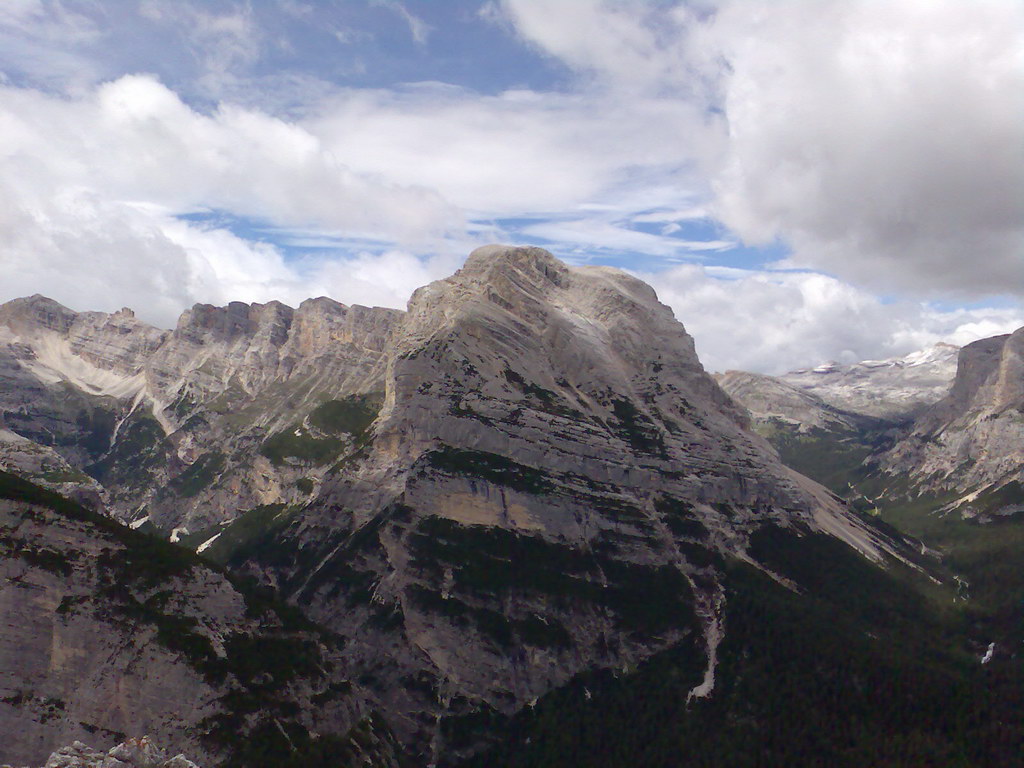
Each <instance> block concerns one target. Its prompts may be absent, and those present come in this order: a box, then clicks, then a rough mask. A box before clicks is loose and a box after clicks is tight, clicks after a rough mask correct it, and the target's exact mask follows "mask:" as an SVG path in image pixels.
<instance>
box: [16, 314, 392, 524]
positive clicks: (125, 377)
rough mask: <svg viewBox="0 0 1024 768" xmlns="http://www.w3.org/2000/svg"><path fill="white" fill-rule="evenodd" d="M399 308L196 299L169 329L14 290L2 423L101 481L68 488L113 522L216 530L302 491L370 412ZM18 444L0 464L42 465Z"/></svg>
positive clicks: (293, 499) (294, 499) (43, 475)
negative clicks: (18, 295)
mask: <svg viewBox="0 0 1024 768" xmlns="http://www.w3.org/2000/svg"><path fill="white" fill-rule="evenodd" d="M400 316H401V313H400V312H396V311H394V310H386V309H368V308H365V307H346V306H344V305H342V304H338V303H337V302H334V301H331V300H330V299H326V298H320V299H311V300H309V301H305V302H303V303H302V305H301V306H300V307H299V308H298V309H292V308H290V307H287V306H285V305H283V304H280V303H277V302H271V303H269V304H266V305H261V304H253V305H247V304H242V303H239V302H234V303H232V304H230V305H229V306H228V307H225V308H218V307H212V306H208V305H197V306H195V307H193V308H192V309H191V310H189V311H187V312H185V313H184V314H183V315H182V317H181V320H180V321H179V323H178V327H177V328H176V329H175V330H174V331H171V332H167V331H160V330H157V329H155V328H151V327H149V326H147V325H145V324H144V323H141V322H140V321H138V320H137V319H135V317H134V315H133V314H132V312H131V311H130V310H127V309H125V310H121V311H120V312H117V313H115V314H113V315H105V314H103V313H96V312H84V313H75V312H72V311H71V310H69V309H67V308H66V307H63V306H61V305H59V304H57V303H56V302H54V301H52V300H50V299H46V298H44V297H41V296H33V297H31V298H28V299H18V300H15V301H12V302H8V303H7V304H5V305H3V306H2V307H0V420H2V422H3V423H5V424H6V427H7V429H8V430H9V431H11V432H14V433H15V434H17V435H19V436H21V437H23V438H26V439H27V440H29V441H31V442H32V443H35V444H36V445H37V446H42V447H44V448H49V449H52V450H53V451H56V452H57V453H58V454H60V455H61V456H62V457H63V458H64V459H65V460H66V461H67V462H68V464H69V465H70V466H71V467H72V468H73V470H76V471H79V475H81V471H82V470H84V471H85V472H86V473H87V474H89V475H91V476H92V478H93V479H94V480H95V481H98V482H99V483H101V484H102V488H99V487H97V486H96V484H95V482H92V481H89V480H88V479H82V483H81V484H82V488H81V493H79V494H78V495H79V496H81V497H83V498H84V497H85V496H87V495H89V494H91V495H92V496H94V497H96V498H97V499H98V498H99V497H102V500H103V502H104V503H105V504H106V505H107V506H108V507H109V509H110V510H111V511H112V512H113V513H114V514H115V515H117V516H118V517H119V518H121V519H123V520H126V521H136V522H138V523H141V522H143V521H147V520H148V522H149V523H150V524H151V525H152V526H155V527H156V528H157V529H158V530H162V531H164V532H165V534H169V533H170V532H171V531H172V530H175V529H177V530H179V535H180V534H182V533H187V532H188V531H192V532H193V533H196V532H199V531H202V530H204V529H210V534H209V535H210V536H212V535H213V534H215V533H216V528H215V527H214V526H216V524H218V523H221V522H223V521H224V520H225V519H230V518H231V517H234V516H235V515H236V514H237V513H238V512H239V511H240V510H246V509H250V508H253V507H256V506H259V505H263V504H271V503H286V504H287V503H299V502H302V501H304V500H306V499H307V498H309V496H310V494H311V493H312V491H313V489H314V488H315V487H316V486H317V484H318V483H319V481H320V479H321V478H322V476H323V474H324V472H325V471H326V470H327V469H328V467H329V466H330V465H331V464H332V463H333V461H334V459H335V458H336V456H337V455H338V454H339V453H340V452H341V451H342V449H343V448H344V447H345V446H346V445H347V444H349V443H350V442H351V441H352V431H353V430H356V429H358V427H359V425H360V424H362V423H363V422H365V421H366V420H367V419H368V418H369V419H372V416H373V413H374V409H375V408H376V407H377V404H378V400H379V398H378V396H377V394H376V393H377V392H379V391H380V390H382V389H383V385H382V376H383V365H382V359H383V351H384V348H385V345H386V341H387V338H388V337H389V335H390V331H391V328H392V327H393V326H394V324H395V323H396V321H397V320H398V318H399V317H400ZM318 408H319V410H318ZM268 436H269V440H268ZM13 442H16V441H13V440H5V443H6V444H7V445H8V446H10V445H11V444H12V443H13ZM26 451H27V452H28V453H29V454H39V451H38V450H36V449H35V448H34V447H32V446H31V445H30V444H29V443H19V444H18V445H14V446H13V447H9V448H8V449H6V450H5V452H4V455H3V458H0V461H3V462H4V463H3V465H2V466H6V467H8V468H11V469H15V468H24V467H25V466H26V465H28V464H31V463H32V461H36V463H37V464H38V463H39V460H38V458H37V459H36V460H33V459H30V458H28V457H26V456H25V455H21V456H20V457H16V456H15V454H19V453H20V454H24V453H25V452H26ZM47 462H48V464H50V465H53V464H55V462H54V461H53V457H52V456H50V457H48V458H47ZM58 463H59V462H58ZM63 470H64V468H63V467H56V468H49V467H44V468H41V469H40V471H39V472H37V473H36V479H37V480H40V481H42V482H44V483H45V482H48V478H47V474H48V473H50V474H53V473H54V472H56V473H57V474H60V473H61V472H63ZM64 474H65V475H68V474H71V473H67V472H64ZM65 479H66V478H65ZM79 479H81V478H79ZM64 490H67V489H64Z"/></svg>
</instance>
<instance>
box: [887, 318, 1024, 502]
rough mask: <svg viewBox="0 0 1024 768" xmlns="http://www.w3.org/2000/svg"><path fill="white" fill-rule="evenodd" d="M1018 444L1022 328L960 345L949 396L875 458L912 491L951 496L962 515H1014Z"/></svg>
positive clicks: (1020, 461)
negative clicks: (904, 479) (962, 508)
mask: <svg viewBox="0 0 1024 768" xmlns="http://www.w3.org/2000/svg"><path fill="white" fill-rule="evenodd" d="M1022 445H1024V328H1021V329H1019V330H1017V331H1015V332H1014V333H1012V334H1008V335H1004V336H995V337H993V338H989V339H982V340H981V341H976V342H974V343H973V344H968V345H967V346H965V347H964V348H963V349H962V350H961V351H960V358H959V363H958V367H957V374H956V380H955V381H954V383H953V387H952V389H951V390H950V392H949V394H948V395H947V396H946V397H945V398H943V399H942V400H941V401H939V402H938V403H936V404H935V405H933V406H932V407H931V408H929V409H928V410H927V411H925V412H924V413H923V414H921V415H920V416H919V417H918V418H917V420H916V421H915V422H914V424H913V427H912V428H911V430H910V431H909V434H908V435H907V436H906V437H904V438H903V439H902V440H900V441H899V442H898V443H897V444H896V445H895V446H894V447H893V448H892V449H891V450H890V451H888V452H887V453H886V454H885V455H884V456H882V457H881V459H880V460H879V462H878V463H879V466H880V467H881V468H882V470H883V471H884V472H886V473H888V474H901V475H906V476H908V477H909V478H910V480H911V485H912V486H913V487H915V488H916V489H917V490H918V491H927V492H931V493H953V494H955V495H956V500H955V501H954V502H953V504H954V505H955V506H963V505H966V509H965V511H966V512H967V513H968V514H971V513H972V512H981V513H990V512H1016V511H1020V510H1022V509H1024V493H1022V492H1021V481H1022V480H1024V450H1022ZM1000 489H1003V491H1002V492H1000Z"/></svg>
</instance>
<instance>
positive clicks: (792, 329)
mask: <svg viewBox="0 0 1024 768" xmlns="http://www.w3.org/2000/svg"><path fill="white" fill-rule="evenodd" d="M640 277H642V278H643V279H645V280H647V281H648V282H649V283H651V285H653V286H654V287H655V288H656V290H657V291H658V295H659V297H660V298H661V300H662V301H663V302H664V303H666V304H668V305H669V306H670V307H672V309H673V311H674V312H675V314H676V317H677V318H678V319H679V320H680V322H682V323H683V325H685V326H686V329H687V331H689V332H690V334H691V335H692V336H693V337H694V340H695V342H696V345H697V353H698V354H699V356H700V359H701V362H703V363H704V366H705V368H707V369H708V370H710V371H725V370H729V369H738V370H748V371H758V372H762V373H772V374H779V373H784V372H786V371H789V370H793V369H795V368H799V367H802V366H806V365H813V364H817V363H821V362H825V361H827V360H837V361H839V362H844V363H852V362H857V361H859V360H870V359H880V358H886V357H893V356H897V355H904V354H907V353H908V352H912V351H914V350H918V349H923V348H925V347H927V346H930V345H932V344H935V343H936V342H939V341H944V342H947V343H952V344H958V345H963V344H967V343H969V342H971V341H975V340H977V339H979V338H984V337H986V336H993V335H996V334H999V333H1008V332H1010V331H1013V330H1015V329H1017V328H1019V327H1021V326H1024V310H1021V309H1020V308H975V309H946V310H944V309H940V308H938V307H935V306H933V305H930V304H928V303H922V302H916V301H909V300H904V301H890V302H884V301H882V300H880V299H879V298H878V297H877V296H875V295H873V294H871V293H868V292H866V291H864V290H862V289H859V288H856V287H855V286H853V285H850V284H849V283H846V282H843V281H841V280H838V279H836V278H834V277H829V276H827V275H822V274H817V273H812V272H768V271H759V270H740V269H727V270H718V269H715V268H705V267H703V266H698V265H681V266H678V267H674V268H671V269H668V270H664V271H662V272H657V273H647V274H640Z"/></svg>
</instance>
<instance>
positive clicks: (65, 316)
mask: <svg viewBox="0 0 1024 768" xmlns="http://www.w3.org/2000/svg"><path fill="white" fill-rule="evenodd" d="M77 316H78V313H77V312H74V311H73V310H70V309H68V308H67V307H65V306H64V305H63V304H61V303H60V302H57V301H54V300H53V299H50V298H47V297H46V296H42V295H40V294H38V293H37V294H34V295H33V296H28V297H26V298H21V299H13V300H11V301H8V302H7V303H5V304H3V305H0V325H4V326H7V327H8V328H9V329H10V330H12V331H14V332H15V333H28V334H31V333H36V332H38V331H40V330H45V331H53V332H54V333H58V334H61V335H63V334H66V333H67V331H68V329H69V328H70V327H71V325H72V323H74V322H75V318H76V317H77Z"/></svg>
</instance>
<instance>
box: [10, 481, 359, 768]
mask: <svg viewBox="0 0 1024 768" xmlns="http://www.w3.org/2000/svg"><path fill="white" fill-rule="evenodd" d="M0 491H2V494H0V495H2V497H3V498H2V499H0V733H3V734H4V737H3V739H2V744H0V749H2V752H0V759H2V760H5V761H8V762H11V763H13V764H18V765H23V764H34V765H38V764H40V763H42V762H43V761H44V760H45V759H46V756H47V755H49V754H50V753H51V751H52V750H53V748H54V746H55V745H59V744H67V743H69V742H72V741H74V740H82V741H88V742H89V743H90V744H92V745H94V746H96V747H98V748H100V749H102V750H107V749H109V748H110V747H111V746H113V745H115V744H117V743H118V742H120V741H123V740H124V735H125V734H126V733H139V732H148V733H151V734H153V736H154V737H155V738H156V739H157V740H158V742H159V743H160V744H163V745H168V746H171V745H173V748H174V750H182V751H183V752H186V753H187V754H189V755H191V756H192V757H195V758H196V759H197V760H200V761H202V762H204V763H207V764H210V765H213V764H219V763H220V762H222V761H223V760H224V759H225V758H226V757H228V756H229V755H231V754H233V753H235V754H237V753H238V752H239V751H240V750H241V749H242V748H244V746H245V745H246V744H247V739H248V735H250V734H254V733H258V732H260V731H261V729H262V730H263V731H264V732H266V731H268V729H269V735H270V736H274V733H275V731H276V730H277V729H285V731H283V732H286V733H288V734H289V735H288V736H285V738H290V739H292V740H293V741H294V742H295V743H296V744H301V743H302V739H303V738H305V739H306V741H307V742H308V741H309V740H310V736H309V734H310V733H311V732H313V731H320V732H327V733H336V734H344V733H345V732H346V731H347V730H348V728H350V727H351V726H352V725H354V724H355V723H356V722H358V721H359V719H360V718H362V717H363V716H364V715H365V714H366V712H365V710H364V709H363V708H362V704H361V701H362V700H361V699H360V698H359V695H358V693H355V692H353V693H347V694H346V693H343V688H345V687H347V684H346V686H342V687H338V686H339V685H340V684H341V681H342V678H340V677H338V676H337V675H335V674H334V673H332V672H331V671H330V670H331V669H332V662H331V655H332V654H333V653H335V650H334V649H333V648H332V643H333V640H331V639H330V637H329V636H326V635H321V634H318V633H317V632H316V631H313V630H312V629H310V628H307V627H306V626H304V625H302V626H296V625H293V624H289V622H290V621H291V620H290V619H289V618H288V616H289V614H288V613H286V612H285V613H281V612H279V611H278V610H277V609H275V608H273V607H272V606H271V605H268V604H267V603H266V602H265V601H261V600H259V599H256V598H254V597H253V596H251V595H248V594H245V593H243V592H240V591H239V590H238V588H236V587H235V585H234V584H233V583H232V582H231V581H229V580H228V579H227V578H226V577H225V575H224V574H222V573H219V572H217V571H214V570H212V569H210V568H209V567H207V566H206V565H204V564H202V563H201V562H200V561H199V560H198V559H197V558H195V557H194V556H192V555H190V554H189V553H187V552H184V551H182V550H178V549H176V548H174V547H172V546H170V545H168V544H166V543H164V542H160V541H154V540H152V539H150V538H149V537H146V536H143V535H141V534H136V533H134V532H133V531H131V530H129V529H126V528H123V527H122V526H120V525H119V524H117V523H114V522H113V521H111V520H109V519H105V518H102V517H100V516H97V515H94V514H92V513H89V512H88V511H87V510H85V509H83V508H81V507H79V506H77V505H74V504H72V503H70V502H67V501H64V500H61V499H60V498H59V497H57V496H54V495H48V494H46V493H45V492H43V491H41V490H39V489H38V488H34V487H33V486H30V485H29V484H27V483H24V482H23V481H20V480H17V479H15V478H13V477H12V476H10V475H6V474H4V473H0ZM312 699H316V700H317V701H318V705H317V706H316V707H315V708H314V707H313V706H312V704H311V700H312ZM249 712H252V714H248V713H249ZM303 734H305V736H303ZM260 738H262V739H266V738H267V734H266V733H264V734H263V735H262V736H261V737H260ZM280 738H281V737H278V739H280ZM122 751H124V749H122ZM129 751H130V750H129ZM58 754H59V753H58ZM118 754H120V753H118ZM154 754H155V753H154ZM65 756H68V757H69V759H70V756H69V755H65ZM108 757H109V756H108ZM115 757H118V755H115ZM118 759H120V758H118ZM105 760H106V762H104V763H103V765H104V766H107V765H108V762H109V759H108V758H105ZM57 764H59V765H63V764H64V763H60V762H58V763H57ZM69 764H74V763H69ZM172 764H173V765H175V768H178V764H181V761H179V762H178V764H174V763H172ZM109 765H110V767H111V768H113V766H120V765H121V763H116V762H109Z"/></svg>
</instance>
